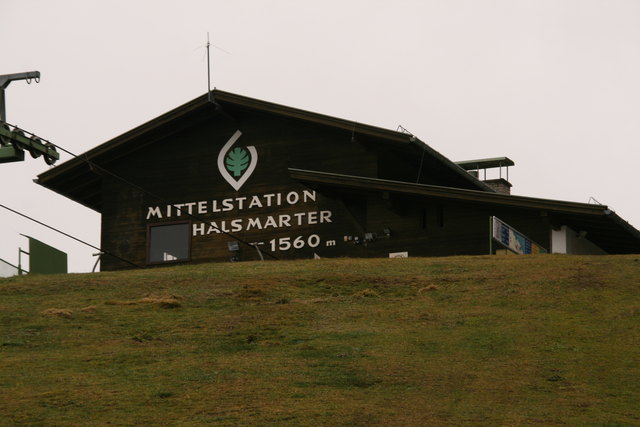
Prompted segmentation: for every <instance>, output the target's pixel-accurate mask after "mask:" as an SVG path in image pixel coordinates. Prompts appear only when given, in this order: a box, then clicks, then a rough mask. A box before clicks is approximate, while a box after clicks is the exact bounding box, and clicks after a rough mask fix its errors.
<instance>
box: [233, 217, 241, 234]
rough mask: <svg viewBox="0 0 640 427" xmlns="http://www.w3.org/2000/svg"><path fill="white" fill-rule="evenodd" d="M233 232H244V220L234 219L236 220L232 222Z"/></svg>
mask: <svg viewBox="0 0 640 427" xmlns="http://www.w3.org/2000/svg"><path fill="white" fill-rule="evenodd" d="M231 231H233V232H238V231H242V220H241V219H234V220H232V221H231Z"/></svg>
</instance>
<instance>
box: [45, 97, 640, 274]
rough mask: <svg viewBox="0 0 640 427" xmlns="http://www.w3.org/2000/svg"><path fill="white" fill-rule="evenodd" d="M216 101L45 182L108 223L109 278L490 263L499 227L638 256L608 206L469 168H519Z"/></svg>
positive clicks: (234, 100) (255, 104)
mask: <svg viewBox="0 0 640 427" xmlns="http://www.w3.org/2000/svg"><path fill="white" fill-rule="evenodd" d="M211 95H212V96H211V97H209V95H208V94H206V95H203V96H201V97H199V98H197V99H195V100H193V101H191V102H189V103H187V104H185V105H182V106H180V107H178V108H176V109H174V110H172V111H170V112H168V113H166V114H164V115H162V116H160V117H158V118H156V119H154V120H152V121H150V122H148V123H146V124H143V125H142V126H139V127H137V128H135V129H133V130H131V131H129V132H127V133H125V134H123V135H120V136H118V137H116V138H114V139H112V140H110V141H108V142H106V143H104V144H102V145H99V146H97V147H96V148H94V149H92V150H90V151H88V152H86V153H85V154H83V155H81V156H79V157H77V158H74V159H72V160H70V161H67V162H65V163H63V164H61V165H59V166H56V167H55V168H52V169H50V170H48V171H47V172H45V173H43V174H41V175H40V176H39V177H38V183H39V184H41V185H43V186H45V187H47V188H49V189H51V190H53V191H56V192H58V193H60V194H62V195H64V196H66V197H68V198H70V199H72V200H74V201H76V202H78V203H81V204H83V205H85V206H87V207H89V208H91V209H94V210H95V211H97V212H99V213H100V214H101V215H102V232H101V239H102V242H101V246H102V248H103V249H104V250H105V252H107V253H108V254H111V255H112V256H109V255H107V256H104V257H103V260H102V269H103V270H114V269H121V268H129V267H130V265H129V264H127V263H125V262H124V261H122V259H124V260H128V261H130V262H133V263H135V264H137V265H141V266H151V265H158V264H166V263H176V262H188V261H191V262H204V261H212V260H216V261H228V260H231V259H233V260H255V259H260V258H261V257H265V258H269V257H273V258H277V259H288V258H312V257H340V256H352V257H388V256H442V255H455V254H470V255H472V254H488V253H489V252H490V251H492V252H495V248H496V247H498V246H499V245H497V243H496V244H494V243H492V239H491V235H492V234H491V227H490V218H492V217H497V218H499V219H500V220H501V221H504V223H507V224H509V226H511V227H513V228H514V229H516V230H518V232H519V233H521V235H524V236H527V237H528V238H529V239H530V240H532V241H534V242H536V243H537V244H538V245H539V246H540V247H541V248H544V249H547V250H548V251H554V252H564V253H567V252H569V253H572V252H573V253H638V252H640V233H639V232H638V231H637V230H636V229H635V228H633V227H632V226H631V225H629V224H628V223H626V222H625V221H624V220H622V219H621V218H620V217H618V216H617V215H616V214H615V213H613V212H612V211H610V210H609V209H608V208H607V207H606V206H602V205H592V204H583V203H572V202H563V201H555V200H546V199H539V198H530V197H522V196H515V195H510V194H505V192H506V193H508V187H510V184H509V183H508V180H504V179H501V180H498V181H504V182H506V184H504V183H502V182H498V183H495V182H483V181H482V180H481V179H480V177H479V176H478V173H477V171H476V172H474V170H473V169H482V168H483V167H490V166H491V165H492V163H491V161H494V163H495V162H496V161H499V162H506V163H505V165H507V166H508V165H509V164H512V162H511V163H509V162H510V161H509V159H506V158H502V159H489V160H485V161H479V162H478V164H477V167H474V166H473V165H472V163H473V162H471V164H470V162H464V163H461V164H460V165H458V164H455V163H453V162H451V161H450V160H448V159H447V158H445V157H444V156H443V155H441V154H440V153H438V152H436V151H435V150H433V149H432V148H430V147H429V146H427V145H426V144H424V143H423V142H421V141H420V140H418V139H417V138H415V137H414V136H412V135H409V134H406V133H401V132H395V131H390V130H386V129H381V128H377V127H373V126H367V125H363V124H360V123H355V122H353V121H349V120H343V119H339V118H334V117H329V116H325V115H321V114H316V113H311V112H308V111H303V110H299V109H295V108H290V107H286V106H282V105H277V104H273V103H269V102H264V101H260V100H256V99H252V98H247V97H243V96H239V95H235V94H232V93H228V92H222V91H218V90H216V91H213V92H212V93H211ZM500 166H502V163H500ZM496 184H497V185H498V187H499V186H500V185H501V186H502V189H503V190H505V187H506V189H507V191H500V190H499V189H498V191H497V190H496V189H497V188H498V187H496Z"/></svg>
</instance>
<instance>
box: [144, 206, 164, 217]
mask: <svg viewBox="0 0 640 427" xmlns="http://www.w3.org/2000/svg"><path fill="white" fill-rule="evenodd" d="M154 216H157V217H158V218H162V212H160V206H156V207H153V208H152V207H151V206H149V210H148V211H147V219H149V218H151V217H154Z"/></svg>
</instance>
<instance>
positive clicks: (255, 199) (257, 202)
mask: <svg viewBox="0 0 640 427" xmlns="http://www.w3.org/2000/svg"><path fill="white" fill-rule="evenodd" d="M256 206H257V207H259V208H261V207H262V203H261V202H260V198H259V197H258V196H253V197H251V203H249V209H251V208H253V207H256Z"/></svg>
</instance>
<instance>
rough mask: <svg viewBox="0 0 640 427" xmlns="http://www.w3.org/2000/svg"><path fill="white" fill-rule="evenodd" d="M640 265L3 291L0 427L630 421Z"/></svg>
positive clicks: (195, 279) (588, 261)
mask: <svg viewBox="0 0 640 427" xmlns="http://www.w3.org/2000/svg"><path fill="white" fill-rule="evenodd" d="M639 286H640V256H615V257H614V256H602V257H574V256H554V255H546V256H507V257H495V256H494V257H452V258H431V259H419V258H409V259H374V260H360V259H338V260H324V259H323V260H316V261H296V262H284V261H283V262H263V263H237V264H203V265H192V266H183V267H175V268H163V269H155V270H138V271H127V272H114V273H100V274H77V275H56V276H31V277H29V276H27V277H19V278H9V279H0V414H1V417H0V425H59V426H66V425H108V424H110V425H185V426H188V425H194V426H195V425H203V424H204V425H206V424H214V425H292V426H305V425H308V426H317V425H345V426H347V425H349V426H351V425H361V426H372V425H398V426H402V425H456V426H459V425H496V426H503V425H509V426H511V425H545V426H549V425H585V426H602V425H607V426H632V425H640V403H639V402H640V401H639V400H638V399H639V396H640V294H639Z"/></svg>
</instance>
